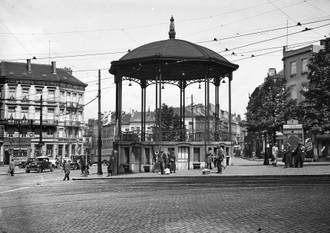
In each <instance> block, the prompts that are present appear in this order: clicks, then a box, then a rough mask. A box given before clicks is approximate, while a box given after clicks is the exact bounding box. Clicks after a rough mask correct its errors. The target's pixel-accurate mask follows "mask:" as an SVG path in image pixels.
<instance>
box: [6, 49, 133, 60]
mask: <svg viewBox="0 0 330 233" xmlns="http://www.w3.org/2000/svg"><path fill="white" fill-rule="evenodd" d="M121 53H127V51H115V52H100V53H84V54H73V55H62V56H53V57H49V56H48V57H33V59H34V60H46V59H47V60H48V59H61V58H71V57H87V56H103V55H109V54H121ZM4 60H5V61H25V60H26V58H17V59H4Z"/></svg>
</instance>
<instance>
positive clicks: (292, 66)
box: [290, 61, 297, 76]
mask: <svg viewBox="0 0 330 233" xmlns="http://www.w3.org/2000/svg"><path fill="white" fill-rule="evenodd" d="M296 74H297V62H295V61H294V62H291V63H290V75H292V76H293V75H296Z"/></svg>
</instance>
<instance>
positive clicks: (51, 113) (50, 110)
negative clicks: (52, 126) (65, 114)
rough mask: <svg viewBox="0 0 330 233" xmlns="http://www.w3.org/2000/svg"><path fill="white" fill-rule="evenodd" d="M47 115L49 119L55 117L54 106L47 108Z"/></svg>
mask: <svg viewBox="0 0 330 233" xmlns="http://www.w3.org/2000/svg"><path fill="white" fill-rule="evenodd" d="M47 117H48V119H50V120H54V118H55V109H54V108H48V110H47Z"/></svg>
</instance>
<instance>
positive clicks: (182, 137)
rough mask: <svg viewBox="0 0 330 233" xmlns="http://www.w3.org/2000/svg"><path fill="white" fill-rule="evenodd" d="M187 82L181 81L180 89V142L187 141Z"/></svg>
mask: <svg viewBox="0 0 330 233" xmlns="http://www.w3.org/2000/svg"><path fill="white" fill-rule="evenodd" d="M186 85H187V84H186V81H184V80H180V81H179V88H180V140H185V130H184V129H185V124H184V121H185V108H186V101H185V99H186V91H185V90H186Z"/></svg>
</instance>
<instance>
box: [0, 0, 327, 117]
mask: <svg viewBox="0 0 330 233" xmlns="http://www.w3.org/2000/svg"><path fill="white" fill-rule="evenodd" d="M171 16H173V17H174V20H175V21H174V23H175V30H176V38H177V39H182V40H187V41H190V42H193V43H196V44H198V45H201V46H205V47H207V48H209V49H211V50H213V51H215V52H217V53H219V54H220V55H222V56H223V57H225V58H226V59H227V60H228V61H230V62H232V63H235V64H238V65H239V68H238V70H237V71H235V72H234V73H233V81H232V112H233V113H236V114H240V115H241V116H243V117H244V115H245V113H246V107H247V104H248V101H249V94H251V93H252V92H253V91H254V89H255V88H256V87H257V86H259V85H260V84H262V82H263V81H264V78H265V77H266V76H267V72H268V69H269V68H276V70H277V71H280V70H281V69H282V68H283V63H282V60H281V59H282V47H283V46H285V45H288V48H289V49H296V48H298V47H299V46H306V45H310V44H319V40H321V39H324V38H325V36H327V37H330V0H253V1H252V0H251V1H246V0H231V1H225V0H180V1H174V0H167V1H156V0H144V1H133V0H70V1H67V0H52V1H50V0H0V60H4V61H6V60H8V61H17V62H25V61H26V59H28V58H32V57H36V58H37V59H36V60H33V61H32V62H33V63H42V64H50V62H51V61H56V64H57V67H58V68H63V67H70V68H71V69H72V70H73V75H74V76H75V77H76V78H78V79H80V80H81V81H83V82H85V83H86V84H88V86H87V88H86V91H85V103H86V104H87V103H88V102H89V101H90V100H92V99H94V98H95V97H96V96H97V79H98V78H97V77H98V69H100V70H101V85H102V94H101V96H102V101H101V106H102V112H105V111H114V110H115V85H114V79H113V76H112V75H111V74H110V73H109V72H108V69H109V68H110V64H111V61H115V60H118V59H120V58H121V57H122V56H124V55H125V54H126V53H127V51H128V50H129V49H130V50H132V49H134V48H137V47H139V46H142V45H144V44H146V43H150V42H154V41H159V40H166V39H168V31H169V22H170V21H169V20H170V17H171ZM298 23H300V24H301V26H297V24H298ZM306 28H308V29H311V30H305V31H304V29H306ZM214 38H216V39H217V41H214ZM226 49H228V51H225V50H226ZM128 85H129V83H128V82H127V81H125V82H124V83H123V110H125V111H126V112H129V111H132V110H137V111H140V109H141V107H140V102H141V101H140V98H141V97H140V94H141V91H140V88H139V86H138V85H137V84H135V83H132V86H128ZM154 90H155V88H154V87H153V86H151V87H148V88H147V108H148V109H150V110H154V109H155V101H154V99H155V97H154V96H155V93H154ZM191 95H193V99H194V103H204V89H203V85H202V89H198V84H194V85H191V86H188V87H187V89H186V105H188V104H190V100H191ZM210 99H211V103H214V87H213V86H211V94H210ZM178 100H179V89H178V87H176V86H170V85H165V89H164V90H163V92H162V101H163V103H166V104H167V105H169V106H174V107H178V106H179V101H178ZM97 107H98V105H97V101H93V102H91V103H89V104H87V105H86V106H85V120H87V119H89V118H97V111H98V109H97ZM220 108H221V109H223V110H226V111H227V110H228V82H227V83H226V84H222V83H221V86H220Z"/></svg>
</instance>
